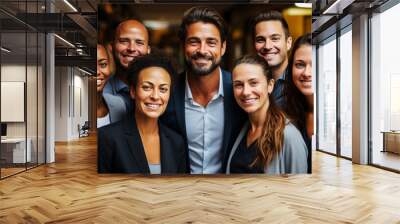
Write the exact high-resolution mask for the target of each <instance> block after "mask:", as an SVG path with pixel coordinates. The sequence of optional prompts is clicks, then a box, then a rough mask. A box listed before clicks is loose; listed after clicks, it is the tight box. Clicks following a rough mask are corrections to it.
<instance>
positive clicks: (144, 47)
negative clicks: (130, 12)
mask: <svg viewBox="0 0 400 224" xmlns="http://www.w3.org/2000/svg"><path fill="white" fill-rule="evenodd" d="M149 53H150V46H149V33H148V31H147V29H146V27H145V26H144V25H143V24H142V23H141V22H139V21H137V20H133V19H128V20H125V21H122V22H121V23H120V24H119V25H118V26H117V28H116V30H115V38H114V43H113V55H114V60H115V64H116V72H115V74H114V76H112V77H111V78H110V79H109V81H108V82H107V85H106V86H105V88H104V93H108V94H112V95H115V96H118V97H120V98H121V99H123V100H124V102H125V106H126V107H125V108H123V109H124V110H125V112H128V111H129V110H131V109H132V100H131V98H130V95H129V87H128V81H127V76H128V75H127V70H128V66H129V64H130V63H131V62H133V61H135V59H136V58H138V57H140V56H143V55H146V54H149Z"/></svg>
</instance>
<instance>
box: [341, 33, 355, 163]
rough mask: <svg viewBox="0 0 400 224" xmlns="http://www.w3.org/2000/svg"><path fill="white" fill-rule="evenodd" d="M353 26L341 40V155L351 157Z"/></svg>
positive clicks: (342, 35)
mask: <svg viewBox="0 0 400 224" xmlns="http://www.w3.org/2000/svg"><path fill="white" fill-rule="evenodd" d="M351 32H352V31H351V26H349V27H348V28H346V29H345V30H344V31H343V34H341V36H340V38H339V41H340V155H341V156H344V157H348V158H351V157H352V150H351V141H352V138H351V136H352V125H351V124H352V96H353V95H352V76H353V71H352V49H351V48H352V33H351Z"/></svg>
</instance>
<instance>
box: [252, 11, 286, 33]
mask: <svg viewBox="0 0 400 224" xmlns="http://www.w3.org/2000/svg"><path fill="white" fill-rule="evenodd" d="M264 21H279V22H281V24H282V27H283V30H284V31H285V37H286V38H288V37H290V32H289V25H288V23H287V21H286V20H285V18H283V16H282V14H281V13H280V12H278V11H264V12H260V13H258V14H257V15H256V16H255V17H254V18H253V19H252V20H251V25H250V27H251V31H252V34H253V39H255V35H256V25H257V24H258V23H260V22H264Z"/></svg>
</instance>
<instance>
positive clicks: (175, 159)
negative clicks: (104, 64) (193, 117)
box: [97, 114, 186, 174]
mask: <svg viewBox="0 0 400 224" xmlns="http://www.w3.org/2000/svg"><path fill="white" fill-rule="evenodd" d="M159 132H160V150H161V152H160V157H161V158H160V163H161V173H162V174H176V173H186V155H185V145H184V141H183V139H182V137H181V136H180V135H179V134H177V133H176V132H174V131H173V130H171V129H169V128H167V127H166V126H164V125H162V124H160V123H159ZM97 146H98V147H97V148H98V156H97V170H98V172H99V173H142V174H150V170H149V165H148V163H147V158H146V154H145V152H144V148H143V143H142V140H141V138H140V134H139V130H138V128H137V126H136V121H135V118H134V116H133V115H132V114H128V116H126V117H125V118H124V119H123V120H121V121H119V122H116V123H113V124H110V125H107V126H104V127H102V128H100V129H99V130H98V135H97Z"/></svg>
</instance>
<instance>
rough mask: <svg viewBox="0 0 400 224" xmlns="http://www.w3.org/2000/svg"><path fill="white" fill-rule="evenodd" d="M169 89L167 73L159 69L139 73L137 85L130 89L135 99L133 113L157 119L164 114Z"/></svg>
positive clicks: (148, 69)
mask: <svg viewBox="0 0 400 224" xmlns="http://www.w3.org/2000/svg"><path fill="white" fill-rule="evenodd" d="M170 87H171V77H170V75H169V73H168V72H167V71H166V70H165V69H163V68H160V67H148V68H145V69H143V70H141V71H140V72H139V75H138V80H137V85H136V87H135V86H132V87H131V97H132V98H133V99H135V113H139V114H141V115H144V116H146V117H149V118H158V117H159V116H160V115H161V114H163V113H164V111H165V109H166V107H167V104H168V100H169V96H170Z"/></svg>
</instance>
